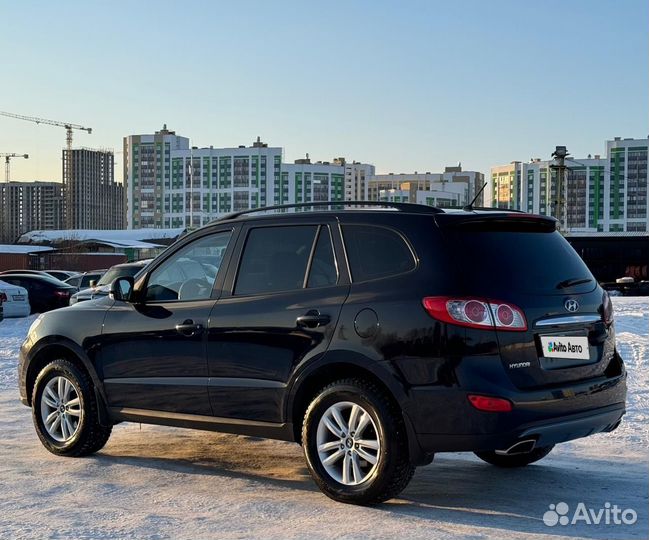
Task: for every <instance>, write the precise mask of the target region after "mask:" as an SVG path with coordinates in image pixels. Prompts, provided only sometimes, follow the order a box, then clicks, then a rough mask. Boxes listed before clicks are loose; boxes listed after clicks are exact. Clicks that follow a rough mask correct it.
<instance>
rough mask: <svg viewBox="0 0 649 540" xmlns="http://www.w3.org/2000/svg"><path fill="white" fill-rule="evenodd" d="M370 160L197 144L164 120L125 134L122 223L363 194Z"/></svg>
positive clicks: (163, 221) (200, 219)
mask: <svg viewBox="0 0 649 540" xmlns="http://www.w3.org/2000/svg"><path fill="white" fill-rule="evenodd" d="M373 174H374V166H372V165H368V164H364V163H358V162H351V163H350V162H347V161H346V160H345V159H344V158H336V159H335V160H333V161H332V162H324V161H318V162H311V160H310V159H309V157H308V156H307V157H306V158H304V159H298V160H295V162H294V163H283V150H282V148H280V147H272V146H269V145H268V144H267V143H265V142H262V141H261V139H260V138H259V137H257V140H256V141H254V142H253V143H252V145H251V146H245V145H241V146H237V147H230V148H215V147H213V146H210V147H207V148H198V147H195V146H190V144H189V139H187V138H186V137H181V136H179V135H176V133H175V132H173V131H170V130H168V129H167V127H166V126H165V127H163V129H162V130H161V131H157V132H155V133H154V134H153V135H130V136H127V137H125V138H124V182H125V190H126V202H127V223H128V227H129V228H144V227H156V228H169V227H191V228H196V227H200V226H202V225H204V224H206V223H208V222H210V221H212V220H214V219H216V218H218V217H220V216H223V215H225V214H228V213H230V212H237V211H240V210H247V209H250V208H259V207H262V206H272V205H278V204H292V203H299V202H312V201H327V200H345V199H347V200H350V199H352V198H356V197H360V198H361V199H365V198H366V197H367V195H366V193H367V181H368V179H369V178H370V177H371V176H372V175H373Z"/></svg>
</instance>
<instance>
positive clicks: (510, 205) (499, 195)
mask: <svg viewBox="0 0 649 540" xmlns="http://www.w3.org/2000/svg"><path fill="white" fill-rule="evenodd" d="M522 171H523V164H522V163H521V162H520V161H512V162H511V163H510V164H509V165H501V166H498V167H492V168H491V205H492V206H493V207H494V208H506V209H518V206H519V204H520V192H521V175H522Z"/></svg>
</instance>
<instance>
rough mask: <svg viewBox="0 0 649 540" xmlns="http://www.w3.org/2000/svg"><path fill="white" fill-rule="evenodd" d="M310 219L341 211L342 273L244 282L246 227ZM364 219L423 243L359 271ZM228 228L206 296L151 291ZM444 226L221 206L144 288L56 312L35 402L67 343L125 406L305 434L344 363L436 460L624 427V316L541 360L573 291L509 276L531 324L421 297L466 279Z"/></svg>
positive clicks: (32, 337)
mask: <svg viewBox="0 0 649 540" xmlns="http://www.w3.org/2000/svg"><path fill="white" fill-rule="evenodd" d="M444 219H447V218H444ZM297 223H299V224H306V223H315V224H319V225H321V226H326V227H329V229H330V231H331V234H332V239H333V243H334V250H335V256H336V262H337V266H338V273H339V281H338V283H337V284H336V285H335V286H331V287H323V288H321V289H317V288H316V289H300V290H296V291H287V292H278V293H272V294H266V295H258V296H253V297H240V296H236V295H233V293H232V291H233V289H234V285H235V279H236V270H237V265H238V261H239V258H240V256H241V252H242V249H243V246H244V244H245V238H246V233H247V231H248V229H249V228H250V227H259V226H269V225H283V224H284V225H287V224H297ZM351 223H357V224H358V223H361V224H363V223H364V224H370V225H375V226H376V225H378V226H384V227H389V228H391V229H394V230H396V231H397V232H399V233H400V234H401V235H403V237H404V238H405V239H406V241H407V242H408V244H409V245H410V246H411V249H412V250H413V253H414V255H415V257H416V267H415V269H414V270H412V271H408V272H406V273H404V274H402V275H396V276H391V277H387V278H381V279H377V280H371V281H366V282H360V283H353V282H352V280H351V277H350V271H349V268H348V266H347V264H348V263H347V256H346V252H345V245H344V241H343V237H342V233H341V226H344V225H345V224H351ZM222 230H232V231H233V235H232V239H231V241H230V244H229V246H228V248H227V251H226V253H225V256H224V259H223V261H222V264H221V267H220V270H219V272H218V275H217V278H216V282H215V284H214V289H213V293H212V297H211V298H210V299H209V300H201V301H195V302H189V303H184V302H178V301H175V302H157V303H149V304H147V303H143V302H141V300H139V298H141V297H142V294H141V291H143V289H144V287H145V286H146V279H147V276H148V275H149V274H150V272H152V271H153V270H155V268H156V267H158V266H159V265H160V264H161V263H162V262H163V261H164V260H165V259H166V258H167V257H169V256H171V255H173V253H174V252H175V251H176V250H177V249H179V248H181V247H182V246H184V245H185V244H186V243H188V242H191V241H193V240H194V239H196V238H197V237H200V236H202V235H205V234H211V233H213V232H217V231H222ZM431 239H432V240H431ZM440 242H442V233H441V231H440V229H439V228H438V227H437V224H436V221H435V219H434V216H431V215H422V214H414V213H413V214H411V213H406V212H403V213H401V212H398V213H396V212H395V213H393V212H380V211H379V212H368V211H361V212H354V211H349V212H326V213H304V214H289V215H272V216H261V217H259V218H253V219H249V218H243V219H235V220H232V221H225V222H217V223H216V224H213V225H210V226H207V227H204V228H203V229H200V230H199V231H197V232H195V233H193V234H190V235H187V236H186V237H184V238H182V239H181V240H179V241H178V242H177V243H176V244H175V245H174V246H173V247H171V248H169V249H167V250H166V251H165V253H164V254H162V255H161V256H160V257H158V258H157V259H156V260H154V261H153V262H152V263H151V264H150V265H149V267H148V268H147V271H146V272H144V273H143V274H141V275H140V276H138V277H139V279H138V280H137V282H136V283H135V292H134V298H133V302H123V301H113V300H112V299H110V298H103V299H101V300H97V301H94V302H90V303H87V302H84V303H81V304H76V305H74V306H71V307H69V308H66V309H63V310H59V311H57V312H56V313H55V314H51V315H46V316H44V317H43V318H42V319H41V321H40V323H39V324H38V325H37V326H36V328H34V329H33V330H32V331H31V332H30V334H29V336H28V338H27V341H26V342H25V344H24V345H23V347H22V349H21V362H20V392H21V400H22V401H23V403H25V404H29V403H30V396H29V393H30V388H31V385H32V384H33V380H34V378H35V372H36V370H37V368H38V366H39V361H42V358H43V356H42V355H41V354H40V353H41V352H43V351H46V350H47V347H48V346H51V345H52V344H57V345H58V346H60V347H64V348H67V349H69V350H70V351H71V352H72V353H73V354H74V355H75V356H77V357H78V358H79V359H80V360H81V361H82V362H83V363H84V365H85V366H86V367H87V369H88V370H89V371H90V372H91V375H92V377H93V380H94V381H95V384H96V385H97V388H98V393H99V395H100V396H101V397H102V400H101V402H102V406H103V407H105V409H104V414H105V415H106V418H109V419H110V421H112V422H118V421H123V420H127V421H128V420H130V421H141V422H149V423H159V424H167V425H176V426H183V427H193V428H200V429H212V430H217V431H226V432H233V433H242V434H249V435H257V436H264V437H273V438H278V439H285V440H296V439H297V438H298V437H299V426H300V425H301V422H302V417H301V414H303V412H304V406H305V404H304V398H305V396H304V395H303V390H304V389H305V388H310V387H311V386H312V385H313V382H314V380H315V381H316V382H317V381H325V380H329V379H328V378H327V377H328V376H330V374H331V373H335V374H344V373H354V374H358V373H365V374H366V375H367V376H370V377H373V378H374V379H375V380H377V381H378V382H379V384H382V385H384V386H385V387H386V388H387V389H388V390H389V391H390V393H391V394H392V396H393V397H394V399H395V400H396V402H397V403H398V404H399V406H400V407H401V409H402V411H403V415H404V420H405V423H406V427H407V431H408V436H409V448H410V457H411V460H412V461H413V463H416V464H421V463H426V462H427V461H428V460H429V459H430V457H431V456H432V454H433V453H434V452H437V451H460V450H467V451H468V450H485V449H500V448H507V447H508V446H510V445H511V444H514V443H515V442H516V441H517V440H519V439H520V438H521V436H523V435H525V436H533V437H538V438H539V441H541V440H542V441H543V442H545V443H548V444H550V443H553V442H560V441H562V440H569V439H572V438H577V437H581V436H585V435H588V434H590V433H595V432H599V431H607V430H611V429H614V428H615V427H616V426H617V424H618V423H619V420H620V418H621V416H622V415H623V414H624V410H625V409H624V403H625V396H626V385H625V379H626V372H625V370H624V365H623V362H622V360H621V358H620V357H619V355H618V354H617V352H616V351H615V334H614V327H613V326H612V325H607V324H605V323H604V322H603V321H600V322H596V323H592V324H591V325H590V326H588V327H587V328H584V326H583V325H576V326H575V327H574V328H570V327H568V328H567V330H568V331H571V330H574V331H576V332H586V333H587V335H588V337H589V343H590V347H591V348H593V351H594V352H597V353H601V354H602V358H601V359H600V360H599V361H598V362H595V363H590V362H583V363H582V365H579V366H572V367H571V368H570V369H561V368H559V369H548V366H543V365H542V362H543V361H544V359H543V357H542V356H540V351H539V349H538V347H539V345H538V342H537V337H536V336H537V334H538V329H535V323H536V321H537V320H538V319H540V318H547V317H550V316H553V315H558V314H564V315H565V312H562V305H563V298H565V297H573V296H574V295H571V294H560V295H556V296H555V297H554V299H553V300H552V301H548V298H547V297H540V296H538V295H536V296H534V295H531V296H526V297H524V296H520V295H508V294H507V291H503V294H502V295H501V298H500V299H502V300H505V301H510V302H513V303H515V304H517V305H520V306H521V307H523V308H524V310H525V312H526V315H527V317H528V330H527V331H526V332H502V331H501V332H497V331H494V330H490V329H472V328H464V327H460V326H456V325H452V324H446V323H442V322H440V321H437V320H434V319H432V318H431V317H430V316H429V315H428V314H427V313H426V311H425V310H424V309H423V307H422V305H421V300H422V298H423V297H425V296H435V295H446V296H452V295H466V293H467V291H466V290H464V286H465V285H464V284H462V281H461V280H460V279H457V276H456V275H455V273H449V272H448V271H445V269H448V268H450V267H451V266H452V265H453V264H454V262H453V261H452V260H451V255H450V251H451V250H444V251H439V250H436V248H435V246H439V244H440ZM456 249H461V246H460V247H458V248H456ZM138 291H139V294H138ZM567 292H569V291H567ZM602 294H603V293H602V290H601V288H600V287H599V286H595V287H594V288H593V290H592V291H590V292H587V293H583V294H581V295H579V297H580V301H581V302H583V305H585V306H586V307H587V309H588V310H590V311H591V312H601V309H602V306H601V304H602ZM548 302H549V303H548ZM312 310H318V311H319V312H320V313H323V314H326V315H328V316H329V319H330V322H329V323H328V324H325V325H324V326H321V327H317V328H305V327H300V326H299V325H297V324H296V319H297V317H298V316H300V315H303V314H306V313H308V312H310V311H312ZM187 322H191V323H192V325H200V328H198V327H197V331H196V332H195V333H193V335H185V334H184V333H181V332H179V331H178V330H177V329H176V325H178V324H182V323H187ZM549 330H550V331H551V330H553V329H552V328H550V329H549ZM564 330H566V328H565V327H562V328H561V331H564ZM547 331H548V330H546V329H544V332H547ZM521 358H525V359H527V360H529V361H530V366H531V367H530V368H529V369H527V370H525V369H513V368H510V367H509V364H511V363H512V360H515V361H516V362H520V359H521ZM545 360H547V359H545ZM313 377H315V379H314V378H313ZM469 393H479V394H483V395H495V396H499V397H503V398H506V399H509V400H510V401H511V402H512V403H513V411H512V412H510V413H503V414H495V413H487V412H481V411H478V410H476V409H474V408H473V407H472V406H471V405H470V403H469V401H468V399H467V394H469Z"/></svg>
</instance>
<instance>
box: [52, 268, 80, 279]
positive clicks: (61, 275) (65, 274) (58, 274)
mask: <svg viewBox="0 0 649 540" xmlns="http://www.w3.org/2000/svg"><path fill="white" fill-rule="evenodd" d="M45 272H46V273H47V274H49V275H50V276H52V277H55V278H56V279H60V280H61V281H65V280H66V279H68V278H71V277H72V276H76V275H77V274H78V273H79V272H72V271H70V270H45Z"/></svg>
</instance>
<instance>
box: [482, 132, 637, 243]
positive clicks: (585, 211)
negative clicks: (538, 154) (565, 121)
mask: <svg viewBox="0 0 649 540" xmlns="http://www.w3.org/2000/svg"><path fill="white" fill-rule="evenodd" d="M648 150H649V139H621V138H620V137H616V138H615V139H614V140H612V141H607V142H606V156H600V155H595V156H591V155H589V156H588V157H587V158H574V159H572V158H570V159H568V160H566V166H567V170H566V172H565V185H564V197H563V198H564V199H565V219H566V224H567V232H574V233H594V232H606V233H608V232H646V231H649V219H648V217H649V216H648V212H649V209H648V205H647V190H648V185H649V177H648V175H647V154H648ZM552 165H553V162H552V161H548V160H540V159H533V160H532V161H531V162H529V163H521V162H519V161H514V162H512V163H511V164H509V165H504V166H499V167H492V169H491V180H492V206H494V207H498V208H511V209H514V210H524V211H526V212H532V213H537V214H543V215H551V216H554V217H557V219H563V218H562V216H558V215H557V207H556V202H557V200H558V199H559V197H558V194H557V186H558V181H557V180H558V177H557V170H556V169H554V168H553V167H552Z"/></svg>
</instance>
